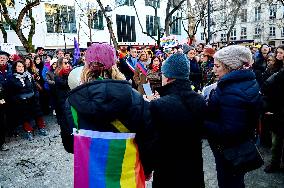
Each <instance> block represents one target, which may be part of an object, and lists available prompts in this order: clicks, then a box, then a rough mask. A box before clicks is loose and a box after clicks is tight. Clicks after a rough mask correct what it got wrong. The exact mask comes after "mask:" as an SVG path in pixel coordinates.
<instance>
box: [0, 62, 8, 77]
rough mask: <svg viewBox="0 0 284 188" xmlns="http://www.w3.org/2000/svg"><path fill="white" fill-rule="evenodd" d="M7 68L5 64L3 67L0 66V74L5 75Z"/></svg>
mask: <svg viewBox="0 0 284 188" xmlns="http://www.w3.org/2000/svg"><path fill="white" fill-rule="evenodd" d="M7 67H8V65H7V63H6V64H5V65H2V66H0V71H1V73H2V74H6V71H7Z"/></svg>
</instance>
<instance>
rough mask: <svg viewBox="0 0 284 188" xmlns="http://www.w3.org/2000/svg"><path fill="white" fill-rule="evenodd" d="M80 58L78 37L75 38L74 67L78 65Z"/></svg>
mask: <svg viewBox="0 0 284 188" xmlns="http://www.w3.org/2000/svg"><path fill="white" fill-rule="evenodd" d="M79 58H80V49H79V44H78V42H77V40H76V37H74V56H73V66H76V65H77V63H78V59H79Z"/></svg>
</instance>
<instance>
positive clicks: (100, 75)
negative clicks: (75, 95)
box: [81, 63, 126, 84]
mask: <svg viewBox="0 0 284 188" xmlns="http://www.w3.org/2000/svg"><path fill="white" fill-rule="evenodd" d="M94 64H95V66H91V67H89V66H84V68H83V70H82V73H81V83H82V84H83V83H88V82H91V81H94V80H100V79H113V80H126V78H125V76H124V74H122V73H121V72H120V71H119V69H118V68H117V66H116V64H115V65H113V66H112V67H111V68H110V69H104V66H103V65H102V64H101V63H94Z"/></svg>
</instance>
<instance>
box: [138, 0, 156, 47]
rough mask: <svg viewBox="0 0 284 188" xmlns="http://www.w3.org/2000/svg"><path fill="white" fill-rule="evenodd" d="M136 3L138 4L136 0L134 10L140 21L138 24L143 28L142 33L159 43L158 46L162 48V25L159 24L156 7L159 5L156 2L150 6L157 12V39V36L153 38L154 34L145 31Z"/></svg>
mask: <svg viewBox="0 0 284 188" xmlns="http://www.w3.org/2000/svg"><path fill="white" fill-rule="evenodd" d="M135 2H136V0H134V2H133V7H134V10H135V13H136V17H137V19H138V23H139V25H140V27H141V30H142V33H143V34H145V35H147V36H149V37H151V39H153V40H154V41H155V42H156V43H157V45H158V46H160V43H161V31H160V24H159V22H158V6H155V5H157V3H156V2H155V3H153V5H149V6H150V7H152V8H153V9H154V11H155V16H154V31H157V38H155V36H153V34H152V33H149V32H148V31H144V29H143V25H142V23H141V20H140V18H139V15H138V11H137V8H136V6H135Z"/></svg>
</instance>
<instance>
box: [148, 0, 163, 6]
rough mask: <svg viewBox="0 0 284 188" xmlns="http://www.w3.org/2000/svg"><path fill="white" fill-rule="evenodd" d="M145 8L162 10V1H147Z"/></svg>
mask: <svg viewBox="0 0 284 188" xmlns="http://www.w3.org/2000/svg"><path fill="white" fill-rule="evenodd" d="M145 6H152V7H155V8H160V0H145Z"/></svg>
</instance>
